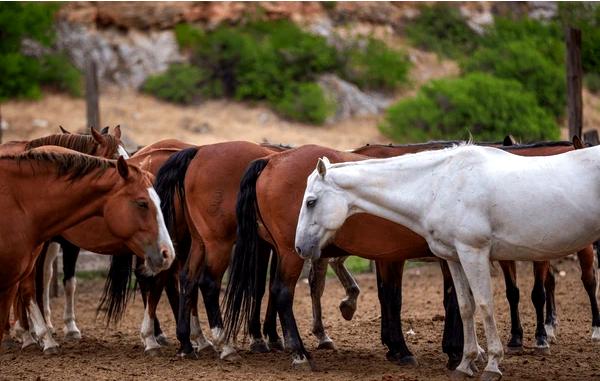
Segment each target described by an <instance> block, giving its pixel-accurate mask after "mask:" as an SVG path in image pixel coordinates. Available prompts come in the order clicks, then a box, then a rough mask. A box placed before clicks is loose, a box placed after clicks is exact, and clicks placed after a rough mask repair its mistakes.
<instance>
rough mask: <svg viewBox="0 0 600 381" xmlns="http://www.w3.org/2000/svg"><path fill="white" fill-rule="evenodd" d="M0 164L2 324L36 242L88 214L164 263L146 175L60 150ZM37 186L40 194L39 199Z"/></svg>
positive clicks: (166, 241)
mask: <svg viewBox="0 0 600 381" xmlns="http://www.w3.org/2000/svg"><path fill="white" fill-rule="evenodd" d="M0 167H2V171H1V174H0V176H2V184H4V185H3V189H2V192H0V209H1V210H2V211H3V213H4V214H3V215H4V217H5V219H4V221H5V223H4V224H2V225H0V237H2V238H1V239H2V241H3V242H2V245H1V246H2V249H1V251H0V269H1V270H0V279H1V280H0V326H1V327H4V326H5V325H6V322H7V320H8V315H9V311H10V305H11V303H12V301H13V299H14V297H15V294H16V292H17V289H18V286H19V283H20V282H21V281H23V280H24V279H26V278H27V277H28V275H29V274H30V273H31V271H32V269H33V266H34V263H35V259H36V257H37V254H38V253H39V250H40V247H41V245H42V244H43V242H45V241H47V240H48V239H50V238H51V237H53V236H55V235H57V234H58V233H60V232H62V231H64V230H66V229H68V228H69V227H71V226H74V225H76V224H78V223H79V222H81V221H83V220H85V219H87V218H90V217H92V216H94V215H103V216H104V217H105V219H106V221H107V225H108V228H109V230H110V231H111V233H112V234H114V235H116V236H118V237H120V238H121V239H122V240H124V241H125V242H126V243H127V246H128V247H130V248H131V250H132V251H134V252H135V253H136V254H137V255H139V256H143V257H144V258H145V259H146V260H147V261H148V263H149V267H150V268H151V269H152V270H153V271H157V272H158V271H161V270H163V269H165V268H168V267H169V266H170V265H171V262H172V261H173V259H174V249H173V246H172V243H171V240H170V238H169V236H168V233H167V232H166V228H165V226H164V221H163V219H162V213H161V211H160V207H159V202H160V200H159V199H158V196H157V195H156V192H155V191H154V189H153V188H152V183H151V178H150V176H149V174H148V173H147V172H144V171H142V170H141V169H140V168H138V167H136V166H133V165H129V164H127V163H126V162H125V160H124V159H122V158H119V159H118V160H117V161H110V160H105V159H99V158H96V157H93V156H88V155H82V154H78V153H75V152H74V151H70V150H66V149H59V148H56V149H53V150H52V149H48V148H38V149H34V150H30V151H27V152H25V153H22V154H19V155H4V156H0ZM40 189H44V192H45V197H44V198H40V197H39V190H40ZM29 297H32V296H31V295H30V296H29ZM27 308H28V309H30V311H29V313H30V316H31V317H32V319H33V320H34V321H33V322H34V326H35V328H36V334H37V335H38V337H43V336H45V335H46V334H47V333H48V332H47V331H46V328H45V324H44V321H43V317H42V316H41V312H40V311H39V309H38V308H37V305H35V304H34V303H30V304H29V305H27ZM1 335H2V333H0V340H1V339H2V337H1Z"/></svg>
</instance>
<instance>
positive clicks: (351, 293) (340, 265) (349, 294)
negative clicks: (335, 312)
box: [329, 256, 360, 320]
mask: <svg viewBox="0 0 600 381" xmlns="http://www.w3.org/2000/svg"><path fill="white" fill-rule="evenodd" d="M347 258H348V256H344V257H339V258H334V259H332V260H331V261H330V262H329V263H330V265H331V268H332V269H333V272H335V275H337V277H338V279H339V280H340V282H341V283H342V286H343V287H344V289H345V290H346V297H345V298H344V299H343V300H342V301H341V303H340V312H341V313H342V316H343V318H344V319H346V320H352V317H354V313H355V312H356V302H357V300H358V295H359V294H360V288H359V287H358V284H357V283H356V281H355V280H354V278H353V277H352V274H350V272H349V271H348V269H347V268H346V266H344V262H345V261H346V259H347Z"/></svg>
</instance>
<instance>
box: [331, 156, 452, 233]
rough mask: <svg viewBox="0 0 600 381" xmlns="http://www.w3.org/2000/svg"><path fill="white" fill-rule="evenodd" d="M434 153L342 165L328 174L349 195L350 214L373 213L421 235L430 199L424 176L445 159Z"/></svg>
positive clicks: (428, 185) (428, 184)
mask: <svg viewBox="0 0 600 381" xmlns="http://www.w3.org/2000/svg"><path fill="white" fill-rule="evenodd" d="M437 152H438V154H437V155H430V153H429V152H428V153H427V154H425V155H423V154H420V155H418V156H419V157H417V155H407V156H402V157H395V158H391V159H375V160H365V161H361V162H355V163H344V164H343V165H342V166H339V167H337V168H331V169H332V170H331V171H328V174H327V175H328V176H333V177H332V179H333V182H334V183H335V184H336V185H337V186H339V187H340V188H342V189H343V190H344V191H346V192H348V194H349V199H350V213H351V214H354V213H360V212H363V213H368V214H373V215H376V216H378V217H382V218H385V219H387V220H390V221H393V222H396V223H398V224H401V225H403V226H405V227H408V228H409V229H411V230H413V231H414V232H416V233H418V234H423V233H424V231H423V230H424V228H423V226H422V223H421V221H422V219H423V218H422V217H423V216H424V215H425V213H426V211H427V207H428V205H430V203H431V200H432V197H433V195H432V193H431V192H430V189H431V181H430V176H424V174H429V173H431V172H432V171H434V170H435V168H436V167H437V166H438V165H439V164H440V163H441V162H443V160H444V159H445V157H446V155H440V154H441V153H442V152H443V151H437ZM334 167H335V165H334Z"/></svg>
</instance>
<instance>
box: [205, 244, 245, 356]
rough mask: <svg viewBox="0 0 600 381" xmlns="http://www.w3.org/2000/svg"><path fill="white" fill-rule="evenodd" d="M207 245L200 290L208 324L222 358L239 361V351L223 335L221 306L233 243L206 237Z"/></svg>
mask: <svg viewBox="0 0 600 381" xmlns="http://www.w3.org/2000/svg"><path fill="white" fill-rule="evenodd" d="M204 244H205V247H206V262H205V266H204V271H202V274H201V276H200V282H199V285H200V290H201V291H202V297H203V299H204V306H205V308H206V315H207V317H208V324H209V326H210V330H211V333H212V336H213V344H214V345H215V346H216V348H218V349H219V350H220V352H221V355H220V357H221V360H227V361H239V360H241V357H240V356H239V355H238V354H237V351H236V350H235V348H234V347H233V345H231V343H229V342H228V341H226V340H224V337H223V319H222V316H221V309H220V307H219V295H220V293H221V281H222V279H223V274H224V273H225V270H227V266H229V257H230V255H231V248H232V245H231V244H230V243H228V242H226V241H221V240H215V239H209V238H205V239H204Z"/></svg>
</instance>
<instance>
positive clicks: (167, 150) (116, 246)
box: [43, 139, 191, 353]
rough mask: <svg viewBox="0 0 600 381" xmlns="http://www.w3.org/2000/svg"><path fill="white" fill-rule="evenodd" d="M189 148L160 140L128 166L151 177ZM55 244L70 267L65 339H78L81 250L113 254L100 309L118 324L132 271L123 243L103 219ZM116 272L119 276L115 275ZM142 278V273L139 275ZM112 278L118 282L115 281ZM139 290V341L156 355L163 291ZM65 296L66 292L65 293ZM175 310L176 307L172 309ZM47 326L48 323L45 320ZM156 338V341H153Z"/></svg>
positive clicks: (173, 294)
mask: <svg viewBox="0 0 600 381" xmlns="http://www.w3.org/2000/svg"><path fill="white" fill-rule="evenodd" d="M188 147H191V145H190V144H187V143H183V142H180V141H178V140H173V139H169V140H163V141H160V142H157V143H154V144H151V145H149V146H147V147H145V148H144V149H142V150H140V151H138V152H137V153H136V154H135V155H134V156H133V157H132V158H131V159H129V160H128V163H130V164H134V165H144V168H145V169H147V170H148V171H149V172H150V173H151V174H156V173H157V172H158V168H160V166H161V165H162V164H163V163H164V162H165V161H166V160H167V159H168V158H169V156H171V155H172V154H174V153H176V152H178V151H179V150H181V149H183V148H188ZM54 240H56V241H58V242H60V243H61V245H62V246H63V251H64V253H63V255H64V259H63V260H64V263H69V267H68V269H66V271H65V273H69V274H70V277H69V278H67V279H66V282H65V284H66V286H65V289H66V290H67V287H68V291H69V293H68V294H69V295H68V296H66V298H67V303H65V315H64V316H65V336H66V337H76V336H79V335H80V331H79V329H78V328H77V325H76V324H75V310H74V292H75V278H74V270H75V263H76V260H77V256H78V253H79V248H80V247H81V248H84V249H86V250H90V251H93V252H96V253H100V254H112V255H113V258H112V261H111V270H110V272H109V279H111V278H112V281H113V282H115V283H110V282H109V283H108V286H107V287H105V294H104V297H103V303H102V307H106V310H107V311H106V315H107V318H108V320H114V321H117V320H119V319H120V317H121V315H122V313H123V312H124V307H125V301H124V300H123V298H126V297H127V291H128V290H129V287H128V280H129V273H130V269H131V255H132V254H133V253H132V252H131V250H130V249H129V248H128V247H127V246H126V245H125V242H124V241H123V240H122V239H121V238H120V237H116V236H115V235H113V234H112V233H111V232H110V230H109V229H108V226H107V222H106V221H105V220H104V218H102V217H92V218H89V219H87V220H85V221H83V222H82V223H80V224H78V225H76V226H74V227H72V228H70V229H68V230H66V231H64V232H62V234H61V236H60V237H55V238H54ZM115 272H118V273H117V274H115ZM165 273H166V272H161V273H160V275H158V276H159V277H163V276H164V275H163V274H165ZM123 274H125V275H124V276H125V281H121V282H120V283H119V281H118V279H119V278H120V277H122V276H123ZM139 276H140V277H141V276H142V273H139ZM115 278H116V279H117V280H115ZM139 283H140V286H141V288H143V290H142V291H143V292H142V298H143V301H144V305H145V306H146V305H147V303H146V302H148V305H147V307H148V308H147V309H146V312H145V316H144V319H145V321H147V323H146V324H145V325H143V332H142V340H143V341H144V344H145V349H146V351H147V352H148V353H155V352H156V351H158V348H159V347H160V345H159V344H158V342H163V343H164V342H165V340H166V339H165V338H164V336H163V335H162V332H157V333H154V331H155V330H157V331H160V326H159V324H158V320H157V319H156V320H154V319H155V316H156V306H157V305H158V302H159V300H160V296H161V292H162V288H161V289H160V292H158V294H157V293H156V292H154V293H152V294H151V295H150V296H148V295H147V294H148V292H149V291H150V290H152V289H151V288H150V286H146V284H147V281H145V280H144V279H141V280H140V281H139ZM65 294H67V292H65ZM167 295H168V296H169V301H171V302H172V303H176V302H177V298H178V295H177V290H176V289H172V288H168V289H167ZM43 305H44V307H45V310H48V311H49V307H48V306H47V302H46V300H44V302H43ZM175 308H176V305H175ZM47 322H49V320H47ZM155 336H156V337H158V339H157V338H156V337H155Z"/></svg>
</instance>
